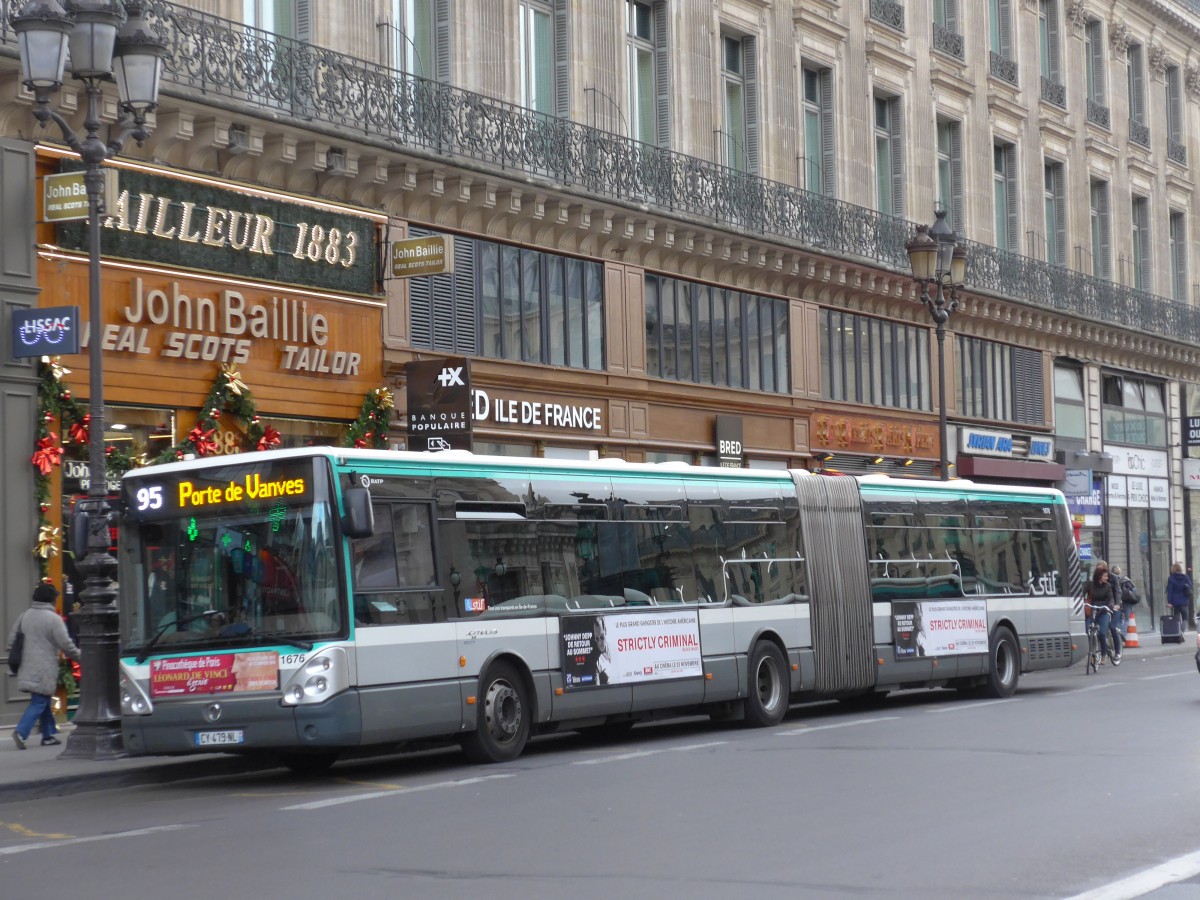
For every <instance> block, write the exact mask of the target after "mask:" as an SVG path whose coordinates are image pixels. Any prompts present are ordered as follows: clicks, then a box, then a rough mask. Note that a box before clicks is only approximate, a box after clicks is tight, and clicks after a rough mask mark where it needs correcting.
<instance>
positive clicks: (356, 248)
mask: <svg viewBox="0 0 1200 900" xmlns="http://www.w3.org/2000/svg"><path fill="white" fill-rule="evenodd" d="M74 165H78V164H77V163H73V162H71V163H64V168H66V167H67V166H74ZM121 188H122V189H121V191H120V192H119V193H117V195H116V200H115V201H110V202H109V203H108V204H107V209H106V211H107V212H108V216H106V217H105V219H104V222H103V225H104V229H105V232H104V233H105V235H120V239H119V240H114V239H113V238H112V237H111V236H106V237H105V238H104V242H103V243H104V249H105V252H106V254H109V255H114V256H115V255H119V256H121V257H122V258H124V259H136V260H142V261H148V262H157V263H163V264H166V265H171V266H177V267H179V266H181V267H185V268H188V269H198V270H203V271H209V272H220V273H222V274H226V275H230V276H240V277H245V278H256V279H260V280H262V281H271V282H278V283H283V284H296V285H305V286H308V287H316V288H325V289H329V290H336V291H339V292H342V293H352V294H372V293H375V290H376V282H375V277H376V272H375V267H376V218H372V217H370V216H367V215H364V214H361V213H359V214H356V212H357V211H355V210H353V209H350V208H345V209H342V208H338V207H333V206H330V205H327V204H322V205H316V204H306V203H304V202H302V201H300V200H299V198H297V199H295V200H293V199H291V198H287V197H285V196H284V195H280V194H273V193H268V192H265V191H260V190H258V189H255V190H247V189H246V188H245V187H239V186H238V185H236V184H234V183H232V182H229V183H224V182H217V181H214V180H211V179H204V180H185V179H181V178H173V177H169V176H166V175H159V174H155V173H151V172H144V171H141V170H138V169H126V170H124V171H122V172H121ZM57 232H58V234H57V239H58V244H59V246H61V247H63V248H65V249H69V250H84V249H86V248H87V229H86V228H85V227H84V226H83V225H81V224H79V223H76V222H69V223H66V224H60V225H59V226H58V229H57Z"/></svg>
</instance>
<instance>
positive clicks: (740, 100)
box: [721, 32, 759, 172]
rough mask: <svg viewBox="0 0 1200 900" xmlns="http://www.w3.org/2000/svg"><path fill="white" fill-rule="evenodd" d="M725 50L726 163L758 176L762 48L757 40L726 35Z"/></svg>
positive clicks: (724, 150)
mask: <svg viewBox="0 0 1200 900" xmlns="http://www.w3.org/2000/svg"><path fill="white" fill-rule="evenodd" d="M721 49H722V52H721V80H722V83H723V86H724V106H725V110H724V113H725V119H724V124H725V127H724V129H723V135H724V140H723V142H722V144H723V148H722V151H723V153H724V159H723V162H724V164H725V165H727V166H729V167H730V168H731V169H737V170H738V171H740V172H757V171H758V167H759V160H758V143H759V137H758V47H757V44H756V43H755V40H754V38H753V37H741V36H735V35H731V34H727V33H725V32H722V34H721Z"/></svg>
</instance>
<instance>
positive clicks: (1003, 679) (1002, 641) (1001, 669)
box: [981, 625, 1021, 700]
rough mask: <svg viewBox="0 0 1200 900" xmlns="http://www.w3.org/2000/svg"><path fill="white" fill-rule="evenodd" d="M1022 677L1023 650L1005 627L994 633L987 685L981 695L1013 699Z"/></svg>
mask: <svg viewBox="0 0 1200 900" xmlns="http://www.w3.org/2000/svg"><path fill="white" fill-rule="evenodd" d="M1020 677H1021V648H1020V647H1018V646H1017V639H1016V637H1015V636H1014V635H1013V633H1012V631H1010V630H1009V629H1008V628H1007V627H1005V626H1004V625H1001V626H999V627H998V628H996V630H995V631H994V632H993V633H992V640H991V647H990V648H989V652H988V675H987V684H986V685H985V686H984V688H983V690H982V692H981V693H983V694H984V695H985V696H988V697H995V698H997V699H1000V700H1003V699H1004V698H1006V697H1011V696H1012V695H1013V694H1015V693H1016V691H1017V681H1018V680H1019V679H1020Z"/></svg>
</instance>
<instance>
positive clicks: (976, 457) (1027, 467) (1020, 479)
mask: <svg viewBox="0 0 1200 900" xmlns="http://www.w3.org/2000/svg"><path fill="white" fill-rule="evenodd" d="M956 471H957V474H958V475H959V476H960V477H962V478H971V479H974V480H976V481H982V482H987V483H991V484H1037V485H1045V486H1052V485H1055V484H1057V483H1059V482H1061V481H1062V480H1063V475H1064V473H1065V471H1066V466H1064V465H1062V464H1061V463H1058V462H1055V454H1054V438H1053V437H1052V436H1050V435H1046V434H1040V433H1021V432H1013V431H999V430H996V429H992V428H978V427H976V426H973V425H960V426H959V427H958V458H957V460H956Z"/></svg>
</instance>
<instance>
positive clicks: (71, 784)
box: [0, 631, 1200, 805]
mask: <svg viewBox="0 0 1200 900" xmlns="http://www.w3.org/2000/svg"><path fill="white" fill-rule="evenodd" d="M1138 638H1139V643H1140V644H1141V646H1140V647H1128V648H1126V650H1125V654H1124V658H1123V659H1122V662H1121V667H1120V668H1119V669H1116V670H1114V669H1111V668H1107V669H1105V670H1103V671H1106V672H1122V673H1124V672H1128V671H1129V670H1130V669H1132V668H1134V667H1135V666H1136V665H1137V663H1138V661H1139V660H1148V659H1152V658H1159V657H1163V656H1171V657H1175V656H1177V657H1179V659H1178V663H1177V664H1178V665H1179V666H1180V667H1181V668H1186V669H1189V670H1190V669H1191V668H1192V667H1193V666H1194V663H1193V660H1192V658H1193V656H1194V655H1195V653H1196V634H1195V632H1191V631H1189V632H1187V633H1186V634H1184V640H1183V643H1182V644H1165V645H1164V644H1163V643H1162V640H1161V639H1160V638H1159V636H1158V635H1157V634H1155V633H1152V634H1141V633H1139V635H1138ZM1074 668H1075V670H1077V671H1079V672H1081V673H1082V672H1083V666H1082V663H1080V664H1077V665H1076V666H1075V667H1074ZM1051 671H1055V670H1051ZM1037 674H1038V673H1034V675H1033V676H1032V677H1036V676H1037ZM1025 677H1026V678H1028V677H1031V676H1025ZM1197 678H1200V675H1197ZM72 727H73V726H72V725H70V724H68V725H66V726H65V727H64V728H63V733H62V735H61V737H62V738H63V742H64V745H65V743H66V738H67V736H68V735H69V733H70V730H71V728H72ZM12 731H13V729H12V727H11V726H9V727H5V728H0V805H2V804H5V803H16V802H18V801H21V800H35V799H39V798H42V797H59V796H64V795H70V794H78V793H81V792H84V791H103V790H111V789H113V788H122V787H136V786H139V785H147V784H169V783H171V782H176V781H188V780H190V779H194V778H210V777H213V776H223V775H237V774H241V773H243V772H254V771H261V770H262V769H264V768H269V767H270V766H269V764H267V763H264V762H261V761H258V760H248V759H244V758H242V757H240V756H234V755H231V754H227V753H217V754H212V753H206V754H203V755H196V756H140V757H135V758H126V759H116V760H90V759H62V758H61V756H60V755H61V753H62V751H63V749H64V747H42V746H40V745H39V741H40V740H41V738H40V736H39V735H37V734H34V736H33V738H32V740H30V741H29V742H28V749H26V750H18V749H17V748H16V746H15V745H14V744H13V740H12Z"/></svg>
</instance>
